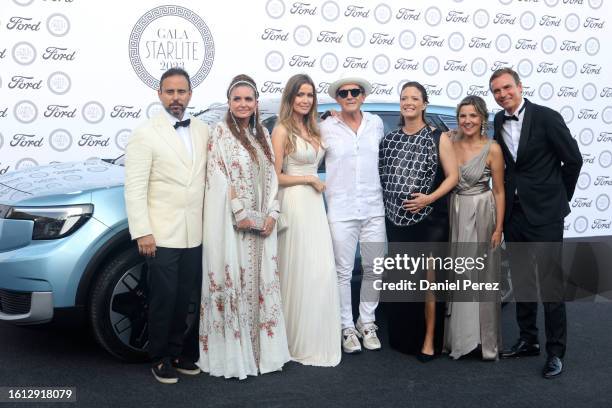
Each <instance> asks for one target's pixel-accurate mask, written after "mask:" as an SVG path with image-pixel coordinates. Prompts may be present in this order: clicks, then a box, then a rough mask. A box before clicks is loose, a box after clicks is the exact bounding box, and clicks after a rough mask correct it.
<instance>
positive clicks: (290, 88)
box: [277, 74, 321, 155]
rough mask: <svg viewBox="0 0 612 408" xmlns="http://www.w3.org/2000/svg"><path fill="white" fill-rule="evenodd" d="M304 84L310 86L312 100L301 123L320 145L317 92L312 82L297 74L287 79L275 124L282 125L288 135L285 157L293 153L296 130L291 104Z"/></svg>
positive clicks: (305, 76)
mask: <svg viewBox="0 0 612 408" xmlns="http://www.w3.org/2000/svg"><path fill="white" fill-rule="evenodd" d="M304 84H308V85H310V86H312V92H313V94H314V98H313V103H312V107H311V108H310V112H308V114H307V115H304V117H303V123H304V126H305V127H306V130H307V131H308V134H309V135H310V136H311V137H312V138H314V139H315V140H316V141H317V143H318V144H319V145H320V144H321V133H320V132H319V126H318V125H317V92H316V91H315V85H314V82H313V81H312V79H311V78H310V77H309V76H308V75H306V74H297V75H294V76H292V77H291V78H289V80H288V81H287V84H286V85H285V89H284V90H283V96H282V97H281V106H280V112H279V114H278V122H277V124H279V125H283V126H284V127H285V129H287V133H288V137H287V145H286V146H285V155H288V154H291V153H293V152H294V151H295V145H296V135H295V130H296V128H297V123H296V122H295V119H294V117H293V102H294V101H295V98H296V96H297V94H298V92H299V90H300V87H301V86H302V85H304Z"/></svg>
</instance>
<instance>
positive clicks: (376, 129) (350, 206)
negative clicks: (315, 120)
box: [321, 112, 385, 222]
mask: <svg viewBox="0 0 612 408" xmlns="http://www.w3.org/2000/svg"><path fill="white" fill-rule="evenodd" d="M383 136H384V127H383V122H382V120H381V119H380V117H378V116H377V115H372V114H370V113H368V112H363V118H362V120H361V125H359V129H357V133H355V132H353V130H352V129H351V128H350V127H349V126H348V125H346V124H345V123H344V122H342V121H341V120H340V119H339V118H334V117H331V116H330V117H328V118H327V119H325V120H324V121H323V122H322V123H321V138H322V141H323V145H324V147H325V149H326V155H325V172H326V178H325V184H326V187H325V199H326V200H327V218H328V220H329V221H330V222H334V221H347V220H363V219H367V218H370V217H378V216H384V215H385V208H384V205H383V198H382V187H381V185H380V177H379V175H378V145H379V144H380V141H381V140H382V138H383Z"/></svg>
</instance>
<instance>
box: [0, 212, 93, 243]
mask: <svg viewBox="0 0 612 408" xmlns="http://www.w3.org/2000/svg"><path fill="white" fill-rule="evenodd" d="M3 212H5V214H4V217H3V218H6V219H12V220H29V221H34V230H33V231H32V239H58V238H63V237H65V236H68V235H70V234H72V233H73V232H74V231H76V230H78V229H79V228H80V227H81V226H82V225H83V224H85V222H87V220H88V219H90V218H91V215H92V214H93V205H91V204H78V205H66V206H63V205H62V206H52V207H20V206H16V207H10V208H8V209H7V210H6V211H3Z"/></svg>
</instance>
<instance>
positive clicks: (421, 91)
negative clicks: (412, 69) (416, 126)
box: [399, 81, 429, 126]
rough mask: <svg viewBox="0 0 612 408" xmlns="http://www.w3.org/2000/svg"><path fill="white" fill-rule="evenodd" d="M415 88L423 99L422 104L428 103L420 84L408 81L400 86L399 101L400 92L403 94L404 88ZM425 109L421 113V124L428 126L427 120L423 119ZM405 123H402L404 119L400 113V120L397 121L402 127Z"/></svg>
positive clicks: (425, 92) (425, 93) (425, 91)
mask: <svg viewBox="0 0 612 408" xmlns="http://www.w3.org/2000/svg"><path fill="white" fill-rule="evenodd" d="M411 87H412V88H416V89H418V90H419V92H420V93H421V98H423V103H425V104H428V103H429V97H428V96H427V90H425V87H424V86H423V85H421V83H420V82H416V81H408V82H406V83H405V84H404V85H402V90H401V91H400V100H401V98H402V92H404V89H406V88H411ZM426 110H427V109H424V110H423V112H422V115H423V122H425V124H426V125H429V123H427V120H426V119H425V111H426ZM405 124H406V123H405V121H404V117H403V116H402V114H401V113H400V120H399V125H400V126H404V125H405Z"/></svg>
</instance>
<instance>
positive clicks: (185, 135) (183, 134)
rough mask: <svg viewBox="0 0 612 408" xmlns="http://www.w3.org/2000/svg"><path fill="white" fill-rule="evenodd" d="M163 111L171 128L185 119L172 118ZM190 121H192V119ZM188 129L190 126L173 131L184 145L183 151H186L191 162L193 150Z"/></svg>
mask: <svg viewBox="0 0 612 408" xmlns="http://www.w3.org/2000/svg"><path fill="white" fill-rule="evenodd" d="M163 111H164V113H165V114H166V117H167V118H168V121H169V122H170V125H171V126H172V127H174V124H175V123H176V122H180V121H182V120H184V119H187V118H186V117H185V115H183V119H177V118H176V117H175V116H172V115H171V114H169V113H168V111H167V110H165V109H164V110H163ZM191 120H193V118H192V119H191ZM189 129H190V126H187V127H185V126H179V127H178V128H176V129H175V130H176V134H177V135H178V136H179V138H180V139H181V140H182V141H183V144H184V145H185V149H187V154H188V155H189V157H191V160H193V148H192V147H191V131H190V130H189Z"/></svg>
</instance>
